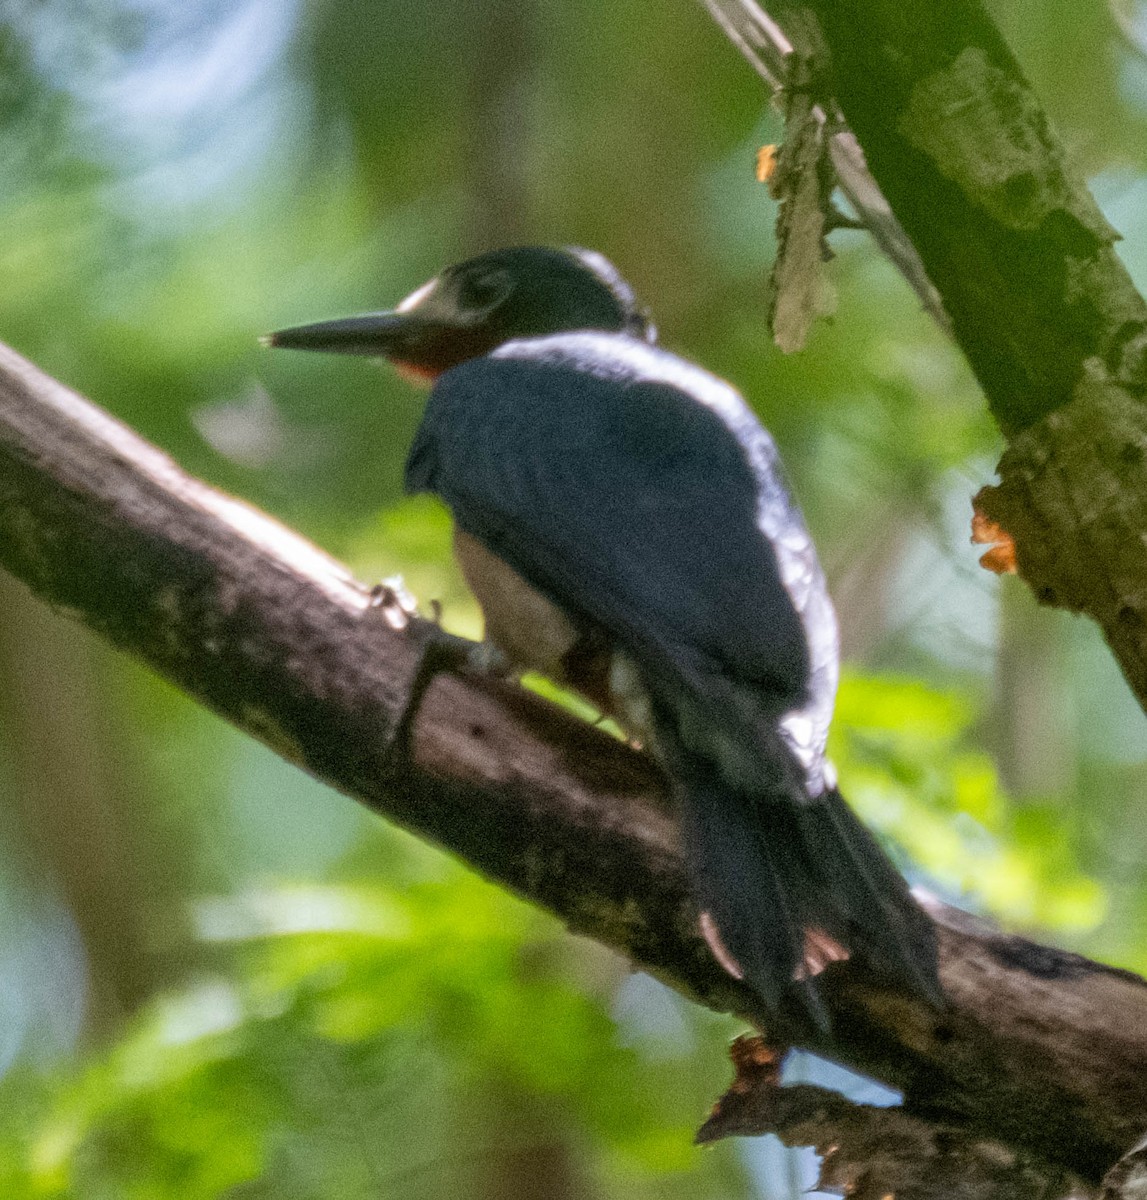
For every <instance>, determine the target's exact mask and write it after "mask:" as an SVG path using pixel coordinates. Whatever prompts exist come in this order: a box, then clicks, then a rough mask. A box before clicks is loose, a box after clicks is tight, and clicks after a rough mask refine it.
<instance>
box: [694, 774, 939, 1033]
mask: <svg viewBox="0 0 1147 1200" xmlns="http://www.w3.org/2000/svg"><path fill="white" fill-rule="evenodd" d="M678 782H679V784H680V786H681V796H682V801H681V810H682V828H683V834H684V840H685V845H686V852H687V854H688V858H689V864H690V869H691V871H692V874H693V878H694V881H695V885H696V887H697V891H698V898H699V900H700V903H701V906H702V908H703V909H704V910H705V911H706V912H707V913H708V914H709V918H710V920H711V922H712V924H713V925H715V926H716V930H717V932H718V934H719V935H720V941H721V943H722V944H723V947H724V949H725V950H726V951H727V953H728V955H729V956H731V958H733V959H734V960H735V961H736V964H737V965H739V967H740V969H741V971H742V972H743V975H744V978H745V980H746V982H747V983H748V984H749V985H750V986H752V987H753V988H754V990H755V991H757V992H758V993H759V994H760V995H761V996H762V997H763V998H764V999H765V1000H766V1001H767V1002H768V1003H769V1004H770V1005H771V1006H773V1007H776V1006H777V1005H778V1004H779V1003H780V1001H781V999H782V997H783V996H785V995H786V994H788V995H794V996H795V997H796V998H797V999H799V1000H800V1001H801V1002H802V1003H803V1004H804V1006H805V1008H806V1010H807V1011H808V1013H809V1015H810V1016H811V1017H812V1018H813V1020H814V1021H815V1022H816V1023H817V1024H818V1025H819V1026H820V1027H821V1028H827V1026H828V1017H827V1012H826V1010H825V1008H824V1004H823V1001H822V1000H821V997H820V995H819V992H818V989H817V984H816V980H815V978H813V977H810V974H809V972H808V971H807V970H806V969H805V959H806V949H807V943H808V938H809V936H810V935H813V936H814V937H816V936H819V935H827V937H828V938H829V939H831V940H832V941H834V942H837V943H839V944H840V946H842V947H844V948H845V949H846V950H847V951H849V952H850V953H851V954H853V955H857V956H860V957H862V958H863V959H864V960H865V961H866V962H868V963H870V964H871V965H872V966H874V967H875V968H876V969H877V970H880V971H882V972H883V973H885V974H886V975H888V976H889V978H890V979H891V980H894V981H895V982H897V983H898V984H900V985H901V986H904V987H905V988H907V989H908V990H910V991H912V992H915V993H917V994H919V995H921V996H923V997H924V998H926V999H927V1000H929V1001H930V1002H932V1003H937V1004H942V1003H943V996H942V993H941V991H940V987H939V983H938V981H937V977H936V940H935V932H934V929H933V926H932V923H931V921H930V920H929V919H928V917H927V916H926V915H925V913H924V912H923V911H922V910H921V909H920V907H919V906H918V905H917V904H916V902H915V901H914V900H913V899H912V896H911V894H910V893H909V891H908V886H907V884H906V883H905V882H904V879H903V878H902V876H901V875H900V873H899V872H898V871H897V870H896V868H895V867H894V866H893V865H892V863H891V862H890V861H889V860H888V858H887V856H886V855H885V854H884V851H883V850H881V848H880V846H879V844H878V843H877V841H876V839H875V838H874V837H873V836H872V835H871V834H870V833H869V832H868V830H867V829H865V827H864V826H863V825H862V824H861V823H860V821H859V820H858V818H857V817H856V816H855V815H853V813H852V811H851V810H850V809H849V808H848V806H847V805H846V804H845V802H844V800H843V798H842V797H841V795H840V793H839V792H837V791H836V790H835V789H830V790H829V791H827V792H825V793H824V794H823V795H822V796H820V797H817V798H816V799H815V800H806V799H805V798H804V797H801V798H800V799H799V800H797V799H793V798H790V797H788V796H777V795H772V794H768V793H766V794H762V795H758V794H745V793H744V792H743V791H741V790H738V789H736V788H734V787H732V786H731V785H730V784H729V783H728V782H726V781H725V780H724V779H722V778H721V777H720V776H718V775H717V774H716V772H709V771H706V770H704V769H700V770H695V771H690V772H689V773H688V775H687V776H685V777H682V776H681V775H678Z"/></svg>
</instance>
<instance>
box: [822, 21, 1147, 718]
mask: <svg viewBox="0 0 1147 1200" xmlns="http://www.w3.org/2000/svg"><path fill="white" fill-rule="evenodd" d="M808 7H809V8H810V9H811V10H812V11H813V12H815V14H816V15H817V17H818V18H819V21H820V26H821V29H822V32H823V35H824V38H825V41H826V43H827V44H828V47H829V50H830V52H831V57H832V86H833V90H834V94H835V98H836V100H837V101H838V102H839V104H840V107H841V110H842V111H843V113H844V116H845V117H846V119H847V121H848V123H849V126H850V127H851V129H852V130H853V132H854V133H855V134H856V136H857V138H858V139H859V142H860V144H861V146H862V147H863V150H864V154H865V158H866V160H867V163H868V167H869V169H870V170H871V171H872V174H873V176H874V177H875V178H876V180H877V182H878V183H879V185H880V188H881V189H882V191H883V193H884V195H885V196H886V197H887V199H888V201H889V203H890V204H891V206H892V210H893V212H894V213H895V214H896V216H897V217H898V218H899V220H900V223H901V225H902V226H903V228H904V230H905V231H906V233H907V234H908V236H909V238H910V239H911V240H912V242H913V244H914V245H915V247H916V249H917V250H918V251H919V253H920V258H921V260H922V261H923V264H924V267H925V269H926V270H927V273H928V276H929V278H930V279H931V280H932V282H933V283H934V284H935V286H936V289H937V291H938V292H939V294H940V296H941V299H942V300H943V304H944V309H945V311H946V312H947V313H948V315H949V316H950V318H951V322H952V329H953V332H954V334H955V337H956V340H957V341H958V342H959V344H960V346H961V348H962V349H963V350H964V353H965V354H966V355H967V357H968V360H969V362H970V363H971V365H972V369H973V370H974V371H975V373H976V376H977V378H978V379H979V381H980V383H981V385H982V387H983V389H984V393H985V396H986V397H987V400H988V404H989V406H990V408H991V410H992V413H993V415H994V416H995V418H996V420H997V422H998V423H999V426H1000V428H1001V430H1002V431H1003V432H1004V434H1005V435H1006V436H1007V438H1008V439H1009V447H1008V450H1007V452H1006V453H1005V454H1004V457H1003V459H1002V460H1001V462H1000V465H999V473H1000V484H999V486H998V487H990V488H985V489H984V490H983V491H982V492H981V493H980V495H979V496H978V497H977V509H978V511H979V512H980V514H981V515H982V517H984V518H987V520H988V522H990V523H992V524H994V526H996V527H997V528H998V529H999V530H1000V531H1001V536H1002V537H1003V538H1004V539H1005V540H1006V541H1007V542H1008V543H1009V544H1008V547H1007V552H1006V553H1005V554H1004V555H1003V557H1002V559H1000V560H998V561H1002V562H1005V563H1007V564H1009V565H1010V564H1012V563H1014V565H1015V568H1016V569H1018V572H1019V574H1020V575H1021V576H1022V577H1023V578H1024V579H1025V580H1026V581H1027V582H1028V583H1029V584H1030V586H1031V587H1032V589H1033V591H1034V592H1035V594H1036V596H1037V597H1038V598H1039V599H1040V600H1041V601H1042V602H1043V603H1046V604H1053V605H1057V606H1059V607H1063V608H1067V609H1070V610H1072V611H1077V612H1085V613H1087V614H1089V615H1090V616H1091V617H1093V618H1094V619H1095V620H1096V621H1097V622H1098V623H1099V625H1100V626H1101V628H1102V629H1103V632H1104V634H1105V636H1106V638H1107V641H1108V643H1109V645H1110V646H1111V648H1112V650H1113V652H1114V654H1115V656H1116V658H1117V660H1118V661H1119V664H1120V666H1121V667H1122V669H1123V673H1124V675H1125V676H1126V678H1127V680H1128V682H1129V683H1130V685H1131V687H1132V690H1133V691H1134V692H1135V694H1136V696H1137V697H1138V699H1139V701H1140V704H1142V705H1147V409H1145V407H1144V403H1143V401H1144V397H1145V396H1147V305H1145V304H1144V301H1143V299H1142V297H1141V296H1140V295H1139V294H1138V292H1136V290H1135V288H1134V286H1133V284H1132V283H1131V280H1130V278H1129V276H1128V275H1127V272H1126V270H1125V269H1124V267H1123V265H1122V264H1121V263H1120V261H1119V259H1118V258H1117V256H1116V254H1115V251H1114V249H1113V246H1114V242H1115V240H1116V238H1117V236H1118V235H1117V234H1116V233H1115V231H1114V230H1112V229H1111V228H1110V226H1108V224H1107V222H1106V221H1105V219H1104V218H1103V215H1102V214H1101V213H1100V212H1099V209H1098V207H1097V206H1096V204H1095V202H1094V200H1093V199H1092V198H1091V196H1090V195H1089V193H1088V192H1087V189H1086V188H1085V187H1084V186H1083V184H1082V183H1081V182H1080V181H1079V180H1078V179H1076V178H1075V176H1074V175H1073V173H1072V172H1071V170H1070V168H1069V167H1068V165H1067V164H1066V156H1065V154H1064V151H1063V148H1062V146H1061V145H1060V143H1059V141H1058V140H1057V138H1056V136H1055V134H1054V132H1053V131H1052V130H1051V128H1050V126H1049V125H1048V122H1047V118H1046V117H1045V115H1044V113H1043V111H1042V110H1041V108H1040V106H1039V104H1038V101H1037V100H1036V98H1035V96H1034V95H1033V94H1032V92H1031V89H1030V88H1029V87H1028V84H1027V82H1026V80H1025V79H1024V77H1023V74H1022V72H1021V71H1020V68H1019V66H1018V65H1017V63H1016V61H1015V59H1014V58H1013V57H1012V55H1011V53H1010V51H1009V50H1008V48H1007V46H1006V45H1005V44H1004V42H1003V40H1002V38H1001V37H1000V35H999V33H998V31H997V30H996V28H995V26H994V25H993V24H992V22H991V20H990V19H989V18H988V16H987V15H986V13H985V12H984V10H983V8H982V6H981V5H980V4H979V3H978V0H945V2H944V3H942V4H927V5H902V4H898V3H894V2H893V0H809V2H808ZM1013 543H1014V545H1013Z"/></svg>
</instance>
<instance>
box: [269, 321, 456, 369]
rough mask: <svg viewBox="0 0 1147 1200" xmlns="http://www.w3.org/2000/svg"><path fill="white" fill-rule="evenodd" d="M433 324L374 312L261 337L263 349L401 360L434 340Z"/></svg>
mask: <svg viewBox="0 0 1147 1200" xmlns="http://www.w3.org/2000/svg"><path fill="white" fill-rule="evenodd" d="M438 332H440V331H439V330H438V329H437V327H436V323H433V322H429V321H427V320H426V319H425V318H422V317H420V316H417V315H416V314H414V313H404V312H378V313H366V314H364V315H363V316H361V317H342V318H340V319H339V320H337V321H318V322H316V323H315V324H313V325H295V326H292V327H291V328H290V329H280V330H277V331H276V332H275V333H268V334H265V335H264V336H263V337H262V338H260V339H259V340H260V341H261V342H262V343H263V345H265V346H282V347H284V348H285V349H288V350H326V351H328V352H331V353H335V354H367V355H371V356H372V357H375V358H394V359H398V360H405V359H407V358H408V357H410V355H411V352H412V351H415V352H416V351H417V350H418V348H419V347H421V346H424V345H426V344H427V343H428V342H433V341H435V340H436V338H435V334H436V333H438Z"/></svg>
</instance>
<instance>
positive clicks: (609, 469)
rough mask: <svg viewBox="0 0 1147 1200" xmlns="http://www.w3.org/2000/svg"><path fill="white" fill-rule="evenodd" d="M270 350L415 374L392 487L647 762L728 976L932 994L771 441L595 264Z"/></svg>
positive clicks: (515, 660) (487, 608)
mask: <svg viewBox="0 0 1147 1200" xmlns="http://www.w3.org/2000/svg"><path fill="white" fill-rule="evenodd" d="M266 341H268V342H269V343H270V344H271V345H273V346H284V347H291V348H295V349H303V350H328V351H338V352H341V353H345V354H365V355H376V356H381V357H385V358H388V359H390V360H391V361H392V362H393V363H395V364H396V366H398V367H399V368H400V370H402V371H403V373H404V374H407V375H414V376H417V377H420V378H422V379H424V380H427V381H431V382H432V384H433V386H432V390H431V392H430V399H429V403H428V404H427V407H426V411H425V415H424V416H423V419H422V424H421V426H420V428H419V430H418V433H417V435H416V437H415V439H414V444H413V446H412V448H411V450H410V454H409V457H408V458H407V461H406V477H405V482H406V489H407V491H408V492H411V493H416V492H433V493H435V494H437V495H438V496H439V497H441V499H442V500H443V501H445V503H446V505H447V507H448V508H449V509H450V511H451V513H452V514H453V517H454V523H455V535H454V548H455V552H456V554H457V557H458V560H459V562H460V565H461V568H462V571H463V574H464V575H465V578H466V580H467V582H468V584H469V586H470V588H471V589H472V591H473V592H474V594H475V596H476V597H477V599H478V601H479V603H480V605H481V607H482V611H483V614H484V617H485V621H486V636H487V639H488V640H489V641H490V642H492V643H493V645H494V646H495V647H497V648H498V649H499V650H500V651H501V652H502V653H503V654H504V655H505V656H507V657H508V659H509V660H510V662H511V663H512V664H513V665H514V666H515V667H516V668H518V669H521V670H534V671H539V672H541V673H543V674H545V675H547V676H549V677H550V678H552V679H554V680H555V681H556V682H558V683H561V684H563V685H565V686H567V687H570V688H573V689H576V690H577V691H578V692H580V693H582V694H583V695H584V696H586V697H587V698H588V699H589V700H590V701H592V702H593V703H594V704H595V705H596V706H597V707H598V708H599V709H600V710H601V711H603V712H605V713H607V714H609V715H611V716H613V717H615V718H616V719H617V721H618V722H619V723H620V724H621V725H622V726H623V727H624V728H625V729H626V730H627V731H629V732H630V733H631V734H632V735H633V736H634V737H635V738H637V739H639V740H641V741H642V742H643V743H645V744H646V745H647V746H649V748H650V749H651V751H652V752H653V753H654V754H655V755H656V756H657V758H658V759H659V760H660V762H661V763H662V764H663V766H664V767H665V769H666V771H667V773H668V774H669V776H670V777H671V779H672V781H673V784H674V788H675V791H676V795H677V799H678V803H679V806H680V815H681V825H682V830H683V838H684V844H685V849H686V854H687V858H688V863H689V868H690V871H691V874H692V879H693V883H694V887H695V890H696V894H697V899H698V905H699V909H700V914H701V915H700V927H701V930H702V932H703V934H704V936H705V938H706V940H707V941H708V942H709V945H710V947H711V948H712V950H713V952H714V953H715V955H716V956H717V958H718V959H719V960H720V962H721V964H722V965H723V966H724V968H725V969H726V970H727V971H728V972H729V973H730V974H732V975H734V976H736V977H737V978H740V979H743V980H744V981H745V982H746V983H747V984H748V985H749V986H750V987H752V988H753V989H755V991H756V992H757V993H758V994H759V995H760V996H761V997H762V998H763V999H764V1000H765V1001H766V1003H767V1004H769V1005H770V1006H773V1007H774V1008H775V1007H776V1006H778V1005H779V1004H780V1003H781V1001H782V999H783V998H785V997H786V996H790V995H791V996H794V998H796V999H798V1000H799V1001H801V1002H803V1004H804V1006H805V1008H806V1010H807V1012H808V1013H809V1014H810V1015H811V1017H812V1018H813V1019H814V1020H815V1021H816V1022H817V1023H818V1024H819V1025H821V1026H822V1027H824V1026H825V1025H826V1024H827V1015H826V1012H825V1009H824V1006H823V1001H822V999H821V997H820V995H819V993H818V990H817V984H816V976H817V975H818V974H819V972H820V971H821V970H822V969H823V968H824V967H825V966H826V965H827V964H828V963H830V962H832V961H834V960H837V959H842V958H847V957H850V956H852V955H856V956H858V957H862V958H863V959H864V960H865V961H866V962H867V963H869V964H870V965H871V966H873V967H874V968H876V969H877V970H878V971H880V972H882V973H883V974H884V975H885V976H887V977H888V978H889V980H890V981H891V982H893V983H896V984H898V985H900V986H902V987H904V988H906V989H907V990H909V991H912V992H914V993H916V994H918V995H922V996H923V997H925V998H926V999H928V1000H930V1001H932V1002H934V1003H942V994H941V992H940V988H939V984H938V982H937V975H936V944H935V936H934V931H933V927H932V924H931V922H930V921H929V919H928V918H927V917H926V916H925V914H924V913H923V912H922V911H921V910H920V909H919V907H918V906H917V905H916V903H915V901H914V900H913V899H912V897H911V895H910V894H909V891H908V888H907V886H906V885H905V883H904V880H903V879H902V878H901V876H900V875H899V873H898V872H897V871H896V869H895V868H894V867H893V866H892V864H891V863H890V862H889V860H888V859H887V857H886V856H885V854H884V853H883V851H882V850H881V849H880V847H879V846H878V844H877V843H876V841H875V840H874V839H873V837H872V836H871V834H869V832H868V831H867V830H866V829H865V828H864V826H863V825H862V824H861V823H860V822H859V821H858V820H857V818H856V817H855V816H854V815H853V813H852V812H851V810H850V809H849V808H848V807H847V805H846V804H845V802H844V800H843V799H842V798H841V795H840V792H839V791H838V790H837V788H836V783H835V779H834V774H833V771H832V767H831V764H830V763H829V762H828V761H827V759H826V757H825V740H826V737H827V733H828V726H829V722H830V719H831V716H832V708H833V701H834V696H835V692H836V682H837V660H838V649H837V631H836V618H835V615H834V613H833V608H832V603H831V601H830V600H829V597H828V593H827V590H826V588H825V582H824V577H823V575H822V574H821V569H820V566H819V564H818V562H817V557H816V551H815V549H814V547H813V544H812V541H811V539H810V537H809V534H808V532H807V530H806V529H805V526H804V522H803V520H802V518H801V514H800V512H799V510H798V508H797V506H796V504H795V503H794V501H793V499H792V497H791V495H790V493H789V489H788V487H787V485H786V483H785V480H784V477H783V474H782V471H781V466H780V462H779V460H778V457H777V451H776V447H775V446H774V444H773V441H772V439H771V438H770V437H769V435H768V433H767V432H766V431H765V430H764V429H763V428H762V426H761V425H760V423H759V422H758V421H757V418H756V417H755V416H754V415H753V413H752V411H751V410H750V409H749V407H748V406H747V405H746V403H745V401H744V400H743V399H742V397H741V396H740V394H739V393H738V392H737V391H735V390H734V389H733V388H732V387H730V386H729V384H727V383H725V382H723V381H722V380H720V379H718V378H716V377H715V376H713V375H710V374H709V373H708V372H706V371H704V370H702V369H701V368H700V367H697V366H694V365H693V364H692V363H690V362H687V361H685V360H684V359H682V358H679V357H677V356H676V355H674V354H671V353H669V352H668V351H665V350H662V349H660V348H659V347H658V346H657V345H656V331H655V329H654V327H653V325H652V324H651V323H650V321H649V319H648V317H647V315H646V313H645V312H644V311H643V310H642V309H641V308H640V307H639V305H638V303H637V301H636V300H635V298H634V295H633V292H632V291H631V290H630V288H629V286H628V285H627V284H626V283H625V281H624V280H623V279H622V278H621V276H620V275H619V274H618V273H617V271H616V270H615V269H614V268H613V267H612V266H611V265H610V263H608V262H607V261H606V260H605V259H604V258H603V257H601V255H599V254H596V253H594V252H591V251H587V250H580V249H562V250H558V249H547V248H541V247H515V248H511V249H506V250H498V251H494V252H491V253H488V254H483V255H481V256H479V257H477V258H472V259H470V260H468V261H466V262H463V263H459V264H457V265H455V266H451V267H447V268H446V269H445V270H444V271H442V273H441V274H439V275H437V276H435V278H433V279H432V280H430V281H429V282H428V283H426V284H424V285H423V286H422V287H420V288H418V289H417V291H415V292H413V293H411V295H409V296H408V297H407V298H406V299H405V300H403V301H402V302H401V303H400V304H399V305H398V306H397V307H396V308H395V309H394V310H393V311H390V312H380V313H370V314H367V315H365V316H358V317H350V318H346V319H344V320H336V321H327V322H322V323H319V324H314V325H302V326H298V327H296V328H292V329H285V330H282V331H280V332H278V333H274V334H271V335H269V336H268V338H267V339H266Z"/></svg>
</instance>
